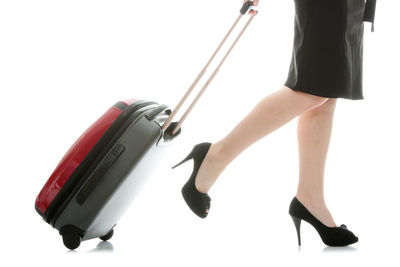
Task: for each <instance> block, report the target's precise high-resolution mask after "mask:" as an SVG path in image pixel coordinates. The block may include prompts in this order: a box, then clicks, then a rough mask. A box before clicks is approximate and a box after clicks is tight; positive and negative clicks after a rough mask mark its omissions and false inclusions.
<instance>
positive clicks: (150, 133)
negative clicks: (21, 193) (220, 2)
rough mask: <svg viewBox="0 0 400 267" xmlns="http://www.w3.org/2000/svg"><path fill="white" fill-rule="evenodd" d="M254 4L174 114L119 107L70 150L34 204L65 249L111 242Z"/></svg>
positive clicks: (161, 108) (159, 108)
mask: <svg viewBox="0 0 400 267" xmlns="http://www.w3.org/2000/svg"><path fill="white" fill-rule="evenodd" d="M252 4H253V2H252V1H248V2H246V3H244V4H243V6H242V8H241V10H240V15H239V17H238V18H237V19H236V20H235V23H234V25H233V26H232V27H231V29H230V30H229V32H228V33H227V34H226V36H225V38H224V39H223V40H222V42H221V43H220V45H219V46H218V48H217V50H216V51H215V52H214V54H213V56H212V57H211V58H210V60H209V61H208V62H207V64H206V66H205V67H204V68H203V69H202V71H201V72H200V73H199V75H198V76H197V78H196V80H195V81H194V82H193V84H192V85H191V86H190V88H189V89H188V91H187V92H186V94H185V95H184V96H183V98H182V99H181V100H180V102H179V103H178V105H177V106H176V107H175V109H174V110H173V112H172V111H171V109H170V107H169V106H168V105H165V104H159V103H157V102H155V101H151V100H148V99H130V100H125V101H120V102H117V103H116V104H115V105H113V106H112V107H110V108H109V109H108V110H107V111H106V112H105V113H104V114H103V115H102V116H101V117H100V118H99V119H98V120H97V121H95V122H94V123H93V124H92V125H91V126H90V127H89V128H88V129H87V130H86V131H85V132H84V133H83V134H82V135H81V136H80V137H79V138H78V140H76V141H75V143H74V144H73V145H72V146H71V148H70V149H69V150H68V151H67V153H66V154H65V155H64V157H63V158H62V159H61V161H60V162H59V164H58V165H57V167H56V169H55V170H54V171H53V173H52V174H51V176H50V178H49V179H48V180H47V182H46V183H45V185H44V186H43V188H42V190H41V191H40V193H39V194H38V196H37V197H36V201H35V209H36V211H37V212H38V213H39V215H40V216H42V218H43V220H44V221H46V222H47V223H48V224H50V225H51V226H52V227H53V228H55V229H57V230H58V231H59V234H60V235H61V236H62V239H63V242H64V245H65V246H66V247H67V248H69V249H76V248H78V247H79V245H80V243H81V241H84V240H89V239H93V238H97V237H99V238H100V239H102V240H108V239H110V238H111V237H112V235H113V233H114V227H115V225H116V224H117V222H118V221H119V219H120V218H121V216H122V215H123V214H124V213H125V211H126V210H127V208H128V207H129V206H130V204H131V203H132V201H133V200H134V198H135V196H137V194H138V193H139V192H140V191H141V190H142V188H143V186H144V185H145V183H146V181H147V180H148V177H150V175H151V173H152V171H154V169H155V168H156V165H157V162H159V161H161V160H162V158H163V155H164V153H165V150H166V147H167V146H168V144H169V142H171V141H172V140H174V139H175V138H176V137H177V136H178V135H179V134H180V133H181V125H182V123H183V121H184V120H185V118H186V117H187V115H188V114H189V112H190V111H191V110H192V108H193V106H194V105H195V104H196V102H197V101H198V99H199V98H200V96H201V94H202V93H203V92H204V90H205V89H206V88H207V86H208V84H209V83H210V82H211V80H212V79H213V77H214V76H215V75H216V72H217V71H218V69H219V68H220V66H221V65H222V63H223V61H224V60H225V58H226V57H227V56H228V54H229V53H230V51H231V50H232V48H233V46H234V45H235V44H236V42H237V41H238V39H239V38H240V36H241V35H242V33H243V32H244V30H245V28H246V27H247V26H248V24H249V23H250V21H251V20H252V19H253V17H254V16H250V18H249V20H248V22H247V24H246V25H245V27H244V28H243V29H242V31H241V32H240V34H239V36H238V37H237V38H236V40H235V42H234V43H233V45H232V46H231V48H230V49H229V50H228V52H227V53H226V54H225V57H224V58H223V59H222V61H221V62H220V64H219V66H218V67H217V68H216V70H215V71H214V72H213V74H212V75H211V76H210V78H209V79H208V81H207V82H206V84H205V85H204V86H203V88H202V90H201V91H200V92H199V93H198V95H197V97H196V98H195V99H194V101H193V102H192V103H191V105H190V107H189V108H188V109H187V110H186V112H185V113H184V115H183V116H182V118H181V119H180V120H179V122H172V119H173V118H174V116H175V115H176V113H177V112H178V110H179V109H180V107H181V106H182V104H183V103H184V101H185V100H186V98H187V97H188V95H189V94H190V92H191V91H192V90H193V88H194V87H195V85H196V84H197V82H198V81H199V79H200V78H201V77H202V75H203V74H204V72H205V70H206V68H207V66H208V65H209V64H210V62H211V61H212V59H213V58H214V56H215V54H216V53H217V52H218V51H219V49H220V47H221V46H222V44H223V43H224V42H225V40H226V38H227V37H228V36H229V34H230V33H231V31H232V30H233V28H234V27H235V26H236V24H237V23H238V21H239V20H240V18H241V17H243V15H244V14H245V13H246V12H247V10H249V9H250V8H251V6H252Z"/></svg>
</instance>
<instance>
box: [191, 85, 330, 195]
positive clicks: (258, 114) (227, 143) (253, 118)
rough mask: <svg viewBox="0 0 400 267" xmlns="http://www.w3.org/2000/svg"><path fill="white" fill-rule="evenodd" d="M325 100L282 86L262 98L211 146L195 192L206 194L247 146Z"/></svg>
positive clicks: (197, 178) (202, 166) (200, 171)
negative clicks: (228, 131) (226, 133)
mask: <svg viewBox="0 0 400 267" xmlns="http://www.w3.org/2000/svg"><path fill="white" fill-rule="evenodd" d="M327 100H328V98H324V97H319V96H315V95H311V94H307V93H304V92H300V91H294V90H292V89H290V88H288V87H286V86H284V87H283V88H281V89H280V90H277V91H276V92H273V93H271V94H270V95H268V96H266V97H264V98H263V99H262V100H261V101H260V102H259V103H258V104H257V105H256V106H255V107H254V108H253V109H252V110H251V112H250V113H249V114H248V115H247V116H246V117H244V118H243V119H242V120H241V121H240V122H239V124H237V125H236V127H235V128H234V129H233V130H232V131H231V132H230V133H229V134H228V135H227V136H225V137H224V138H222V139H221V140H219V141H218V142H215V143H213V144H212V145H211V147H210V148H209V150H208V152H207V155H206V157H205V158H204V160H203V162H202V164H201V166H200V169H199V171H198V173H197V176H196V183H195V185H196V188H197V189H198V191H200V192H202V193H207V192H208V191H209V189H210V188H211V186H212V185H213V184H214V183H215V181H216V180H217V178H218V176H219V175H220V173H221V172H222V171H223V170H224V169H225V167H226V166H227V165H228V164H229V163H230V162H231V161H233V159H235V158H236V157H237V156H238V155H239V154H240V153H241V152H243V151H244V150H245V149H246V148H247V147H249V146H250V145H252V144H253V143H255V142H256V141H258V140H259V139H261V138H262V137H264V136H266V135H267V134H269V133H271V132H272V131H274V130H276V129H277V128H279V127H281V126H282V125H284V124H286V123H287V122H289V121H290V120H292V119H293V118H295V117H297V116H298V115H300V114H302V113H304V112H305V111H307V110H310V109H313V108H315V107H317V106H319V105H321V104H323V103H324V102H325V101H327Z"/></svg>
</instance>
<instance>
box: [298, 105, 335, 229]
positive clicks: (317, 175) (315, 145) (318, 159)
mask: <svg viewBox="0 0 400 267" xmlns="http://www.w3.org/2000/svg"><path fill="white" fill-rule="evenodd" d="M336 100H337V99H335V98H330V99H329V100H328V101H326V102H325V103H324V104H322V105H321V106H319V107H316V108H314V109H311V110H309V111H307V112H305V113H303V114H301V116H300V117H299V120H298V127H297V137H298V144H299V160H300V175H299V184H298V188H297V193H296V197H297V199H298V200H299V201H300V202H301V203H302V204H303V205H304V206H305V207H306V208H307V209H308V210H309V211H310V213H311V214H313V215H314V216H315V217H316V218H317V219H319V220H320V221H321V222H322V223H323V224H325V225H327V226H329V227H334V226H336V224H335V222H334V220H333V218H332V216H331V214H330V212H329V210H328V208H327V207H326V205H325V201H324V169H325V161H326V156H327V153H328V147H329V141H330V137H331V132H332V124H333V114H334V111H335V106H336Z"/></svg>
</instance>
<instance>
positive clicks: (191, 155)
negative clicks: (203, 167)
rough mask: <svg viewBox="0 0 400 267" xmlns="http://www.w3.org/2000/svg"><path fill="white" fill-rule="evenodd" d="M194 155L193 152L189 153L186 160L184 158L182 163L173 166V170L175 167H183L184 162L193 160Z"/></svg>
mask: <svg viewBox="0 0 400 267" xmlns="http://www.w3.org/2000/svg"><path fill="white" fill-rule="evenodd" d="M192 153H193V151H191V152H190V153H189V155H187V156H186V158H184V159H183V160H182V161H181V162H179V163H178V164H176V165H174V166H172V169H174V168H175V167H178V166H179V165H181V164H182V163H184V162H186V161H188V160H189V159H191V158H193V154H192Z"/></svg>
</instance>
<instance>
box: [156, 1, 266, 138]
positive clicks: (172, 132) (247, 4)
mask: <svg viewBox="0 0 400 267" xmlns="http://www.w3.org/2000/svg"><path fill="white" fill-rule="evenodd" d="M252 6H253V1H247V2H245V3H244V4H243V6H242V8H241V9H240V15H239V16H238V17H237V18H236V20H235V22H234V23H233V25H232V26H231V28H230V29H229V31H228V33H227V34H226V35H225V37H224V38H223V39H222V41H221V43H220V44H219V45H218V47H217V49H216V50H215V52H214V53H213V54H212V56H211V58H210V59H209V60H208V62H207V64H206V65H205V66H204V67H203V69H202V70H201V71H200V73H199V74H198V75H197V77H196V79H195V80H194V81H193V83H192V84H191V85H190V87H189V89H188V90H187V91H186V93H185V94H184V96H183V97H182V99H181V100H180V101H179V103H178V104H177V105H176V107H175V108H174V110H173V111H172V113H171V114H170V116H169V117H168V118H167V120H166V121H165V122H164V124H163V126H162V130H163V131H164V133H165V132H167V133H168V134H169V135H171V136H170V138H169V139H171V137H172V136H174V135H175V134H176V132H177V131H178V130H179V129H180V126H181V125H182V123H183V121H184V120H185V119H186V118H187V116H188V115H189V113H190V111H191V110H192V108H193V107H194V105H195V104H196V103H197V101H198V100H199V98H200V97H201V95H202V94H203V93H204V91H205V90H206V89H207V87H208V85H209V84H210V83H211V81H212V80H213V78H214V77H215V75H216V74H217V72H218V71H219V69H220V67H221V66H222V64H223V63H224V61H225V59H226V58H227V57H228V55H229V54H230V52H231V51H232V49H233V47H234V46H235V44H236V43H237V41H238V40H239V39H240V37H241V36H242V34H243V32H244V31H245V30H246V28H247V26H249V24H250V22H251V21H252V20H253V18H254V16H255V15H257V13H258V11H257V10H255V11H256V13H255V14H254V15H251V16H250V18H249V19H248V21H247V23H246V24H245V25H244V27H243V28H242V30H241V31H240V33H239V34H238V36H237V37H236V39H235V41H234V42H233V44H232V45H231V47H230V48H229V50H228V51H227V52H226V53H225V56H224V57H223V58H222V60H221V62H220V63H219V65H218V66H217V67H216V68H215V70H214V72H213V73H212V74H211V75H210V77H209V78H208V80H207V82H206V83H205V84H204V86H203V87H202V88H201V90H200V92H199V93H198V94H197V96H196V98H195V99H194V100H193V101H192V103H191V104H190V106H189V107H188V108H187V110H186V111H185V113H184V114H183V116H182V117H181V119H180V120H179V122H177V123H175V122H174V123H171V121H172V119H173V118H174V117H175V115H176V113H177V112H178V111H179V109H180V108H181V106H182V105H183V103H184V102H185V100H186V99H187V97H188V96H189V94H190V93H191V92H192V90H193V88H194V87H195V86H196V84H197V83H198V81H199V80H200V79H201V77H202V76H203V74H204V73H205V72H206V70H207V67H208V66H209V65H210V63H211V61H212V60H213V59H214V57H215V55H216V54H217V53H218V51H219V50H220V48H221V46H222V45H223V44H224V43H225V41H226V39H227V38H228V36H229V35H230V34H231V32H232V31H233V29H234V28H235V27H236V25H237V24H238V22H239V20H240V19H241V18H242V17H243V15H244V14H246V12H247V11H248V10H249V9H250V7H252ZM168 126H170V127H174V129H173V130H171V129H169V128H168V129H167V127H168Z"/></svg>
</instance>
